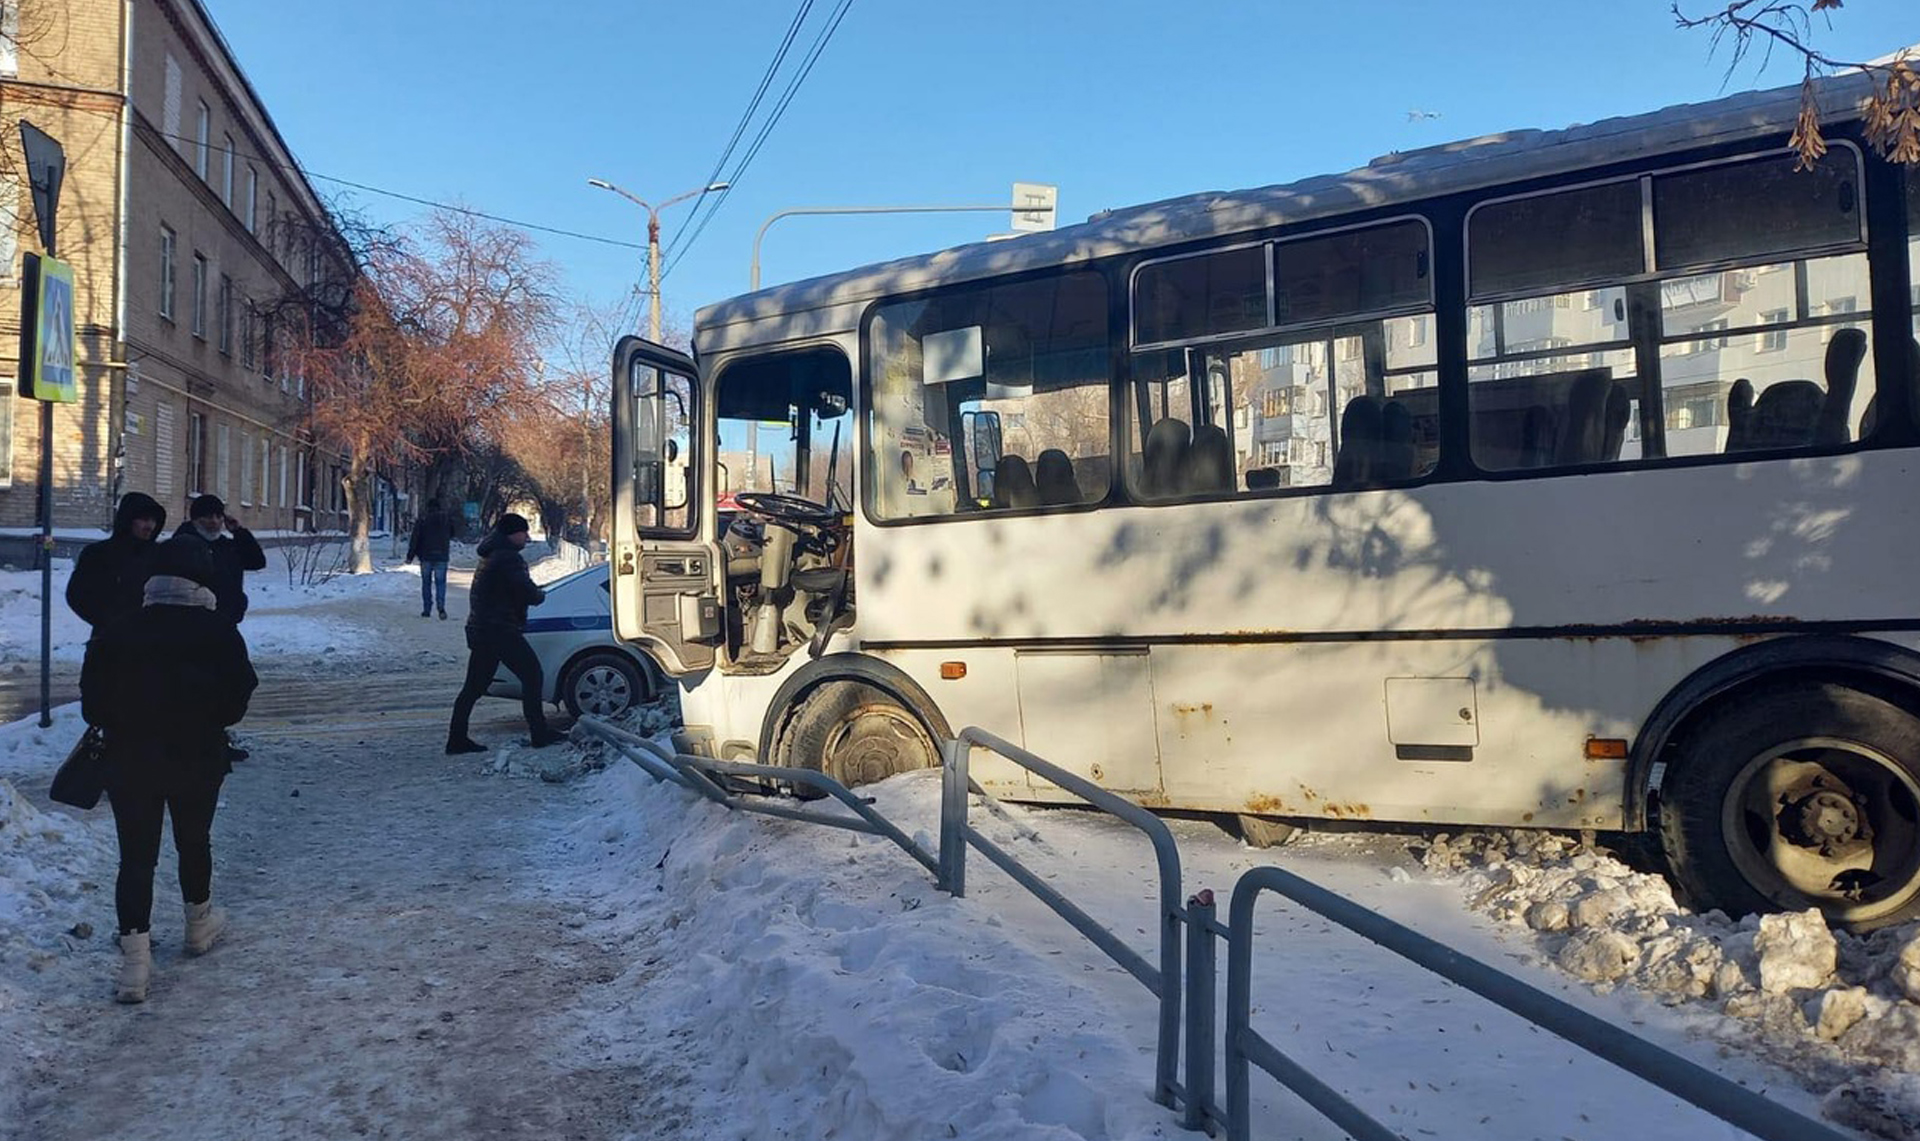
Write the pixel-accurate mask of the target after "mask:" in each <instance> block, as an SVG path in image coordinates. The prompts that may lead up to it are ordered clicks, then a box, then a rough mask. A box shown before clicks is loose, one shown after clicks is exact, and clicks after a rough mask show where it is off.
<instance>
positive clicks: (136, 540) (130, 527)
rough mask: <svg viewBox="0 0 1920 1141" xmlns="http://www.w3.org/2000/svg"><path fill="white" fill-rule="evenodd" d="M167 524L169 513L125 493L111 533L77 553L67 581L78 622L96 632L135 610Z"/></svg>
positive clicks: (144, 498)
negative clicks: (161, 534)
mask: <svg viewBox="0 0 1920 1141" xmlns="http://www.w3.org/2000/svg"><path fill="white" fill-rule="evenodd" d="M166 525H167V509H166V508H164V507H162V506H160V504H159V503H157V502H155V501H154V498H153V497H152V496H151V495H144V494H142V493H140V492H138V491H129V492H127V493H126V494H125V495H123V496H121V497H120V506H119V508H118V509H116V510H115V511H114V513H113V534H112V535H111V536H109V537H108V538H105V539H102V540H101V541H99V542H98V543H89V544H88V545H87V546H86V547H85V548H84V549H83V550H81V552H80V557H79V558H78V559H75V560H74V564H73V577H71V578H69V579H68V580H67V605H68V606H69V607H70V608H72V610H73V612H74V613H75V614H78V615H79V616H80V618H81V620H82V621H84V622H85V623H86V624H87V625H89V626H92V627H93V628H94V629H96V630H98V629H99V628H100V627H102V626H105V625H107V624H108V623H110V622H112V621H113V620H114V619H116V618H122V617H125V616H126V615H128V614H133V613H136V612H138V611H139V609H140V600H141V594H142V591H144V590H145V589H146V585H147V573H148V571H149V570H151V569H152V565H153V554H154V551H155V549H156V548H157V546H158V543H159V541H158V539H157V536H158V535H159V534H160V530H161V528H163V527H165V526H166Z"/></svg>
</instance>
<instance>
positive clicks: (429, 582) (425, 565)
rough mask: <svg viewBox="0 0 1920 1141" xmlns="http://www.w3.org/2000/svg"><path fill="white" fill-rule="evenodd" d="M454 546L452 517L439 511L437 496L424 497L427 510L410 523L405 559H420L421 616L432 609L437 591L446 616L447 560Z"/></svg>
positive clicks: (441, 614)
mask: <svg viewBox="0 0 1920 1141" xmlns="http://www.w3.org/2000/svg"><path fill="white" fill-rule="evenodd" d="M452 548H453V517H452V516H450V515H448V514H446V513H445V512H443V511H441V510H440V501H439V500H438V499H429V500H427V513H426V514H425V515H422V516H420V518H419V519H418V520H417V521H416V522H415V523H414V525H413V536H412V537H411V538H409V539H408V540H407V558H406V561H407V562H412V561H413V560H415V559H419V560H420V617H422V618H425V617H426V616H427V615H429V614H431V613H432V612H433V604H434V601H435V594H436V592H437V593H438V596H439V598H438V601H439V603H440V618H441V620H442V621H444V620H445V619H446V617H447V562H448V559H449V552H450V551H451V550H452Z"/></svg>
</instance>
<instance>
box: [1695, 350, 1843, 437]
mask: <svg viewBox="0 0 1920 1141" xmlns="http://www.w3.org/2000/svg"><path fill="white" fill-rule="evenodd" d="M1866 356H1867V335H1866V334H1865V333H1863V332H1861V331H1860V330H1858V329H1840V330H1837V331H1836V332H1835V333H1834V334H1833V338H1832V339H1831V340H1829V341H1828V342H1827V356H1826V362H1825V365H1824V372H1825V373H1826V378H1827V387H1826V389H1825V390H1824V391H1822V390H1821V388H1820V386H1819V385H1817V384H1815V383H1814V382H1813V381H1811V380H1783V381H1779V382H1778V383H1775V384H1770V385H1768V386H1767V387H1766V388H1765V389H1764V390H1762V391H1761V393H1760V395H1759V397H1758V399H1756V398H1755V397H1754V392H1753V382H1752V381H1750V380H1748V379H1747V378H1746V377H1741V378H1740V379H1739V380H1736V381H1734V382H1733V388H1732V389H1731V390H1729V391H1728V393H1727V445H1726V449H1725V450H1726V451H1729V452H1745V451H1755V450H1760V449H1767V448H1804V447H1807V446H1808V445H1816V446H1818V445H1834V444H1845V443H1848V442H1849V441H1851V440H1852V438H1853V435H1852V432H1851V431H1850V430H1849V429H1848V426H1847V420H1848V413H1849V411H1850V410H1851V409H1852V407H1853V394H1854V392H1855V390H1856V389H1857V388H1858V386H1859V383H1860V364H1861V362H1862V361H1864V360H1865V359H1866Z"/></svg>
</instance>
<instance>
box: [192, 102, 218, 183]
mask: <svg viewBox="0 0 1920 1141" xmlns="http://www.w3.org/2000/svg"><path fill="white" fill-rule="evenodd" d="M199 122H200V125H199V127H198V128H197V129H196V130H195V131H194V135H193V138H194V148H193V172H194V173H195V174H197V175H199V176H200V181H202V182H205V181H206V180H207V149H208V147H209V146H211V145H212V137H211V136H212V133H213V112H211V111H209V110H207V103H206V100H204V99H203V100H201V101H200V120H199Z"/></svg>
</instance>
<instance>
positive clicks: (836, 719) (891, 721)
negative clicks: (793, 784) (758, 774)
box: [783, 681, 940, 799]
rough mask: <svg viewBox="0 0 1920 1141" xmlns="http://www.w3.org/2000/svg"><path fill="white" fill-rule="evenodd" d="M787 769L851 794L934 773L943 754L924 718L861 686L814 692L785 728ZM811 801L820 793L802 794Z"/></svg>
mask: <svg viewBox="0 0 1920 1141" xmlns="http://www.w3.org/2000/svg"><path fill="white" fill-rule="evenodd" d="M785 736H786V748H785V749H784V750H783V754H784V756H785V757H786V763H787V764H789V765H791V766H794V767H797V768H803V769H813V770H814V771H816V772H820V773H824V774H826V775H827V776H830V777H832V778H833V779H834V780H837V781H839V782H840V783H841V784H843V785H846V786H847V787H848V788H853V787H855V786H857V785H863V784H873V783H875V782H878V781H883V780H885V779H887V778H888V777H890V776H893V775H894V774H896V773H904V772H911V771H912V770H914V769H925V768H933V767H935V766H937V765H939V763H940V750H939V748H938V747H937V746H936V745H935V744H934V741H933V735H932V734H930V733H929V732H927V729H926V726H924V725H923V724H921V721H920V718H919V717H918V716H916V715H915V714H914V712H913V711H912V710H910V709H908V708H907V707H906V706H905V705H903V704H901V703H900V701H899V699H897V698H895V697H894V696H893V695H892V694H890V693H887V692H886V691H885V690H882V689H879V688H877V687H875V686H871V685H867V684H865V683H863V682H857V681H830V682H827V683H826V684H824V685H822V686H820V687H819V688H817V689H815V690H814V691H813V692H812V693H811V694H809V695H808V697H807V699H806V701H805V702H804V703H802V705H801V706H800V708H799V709H798V710H797V711H795V713H794V715H793V718H792V720H790V721H789V722H788V724H787V731H786V735H785ZM798 792H799V794H800V795H801V796H802V797H804V798H808V799H811V798H813V797H816V796H818V795H820V794H819V793H818V792H817V791H811V790H807V789H800V790H798Z"/></svg>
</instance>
